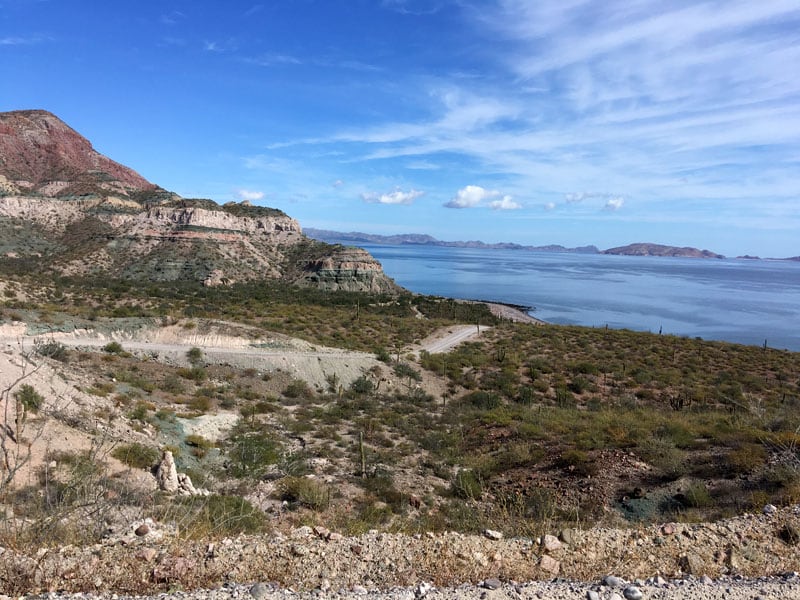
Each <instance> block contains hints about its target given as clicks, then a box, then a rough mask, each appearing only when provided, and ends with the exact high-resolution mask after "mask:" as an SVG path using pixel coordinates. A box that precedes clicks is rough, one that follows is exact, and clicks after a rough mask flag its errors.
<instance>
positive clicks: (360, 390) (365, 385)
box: [350, 375, 375, 396]
mask: <svg viewBox="0 0 800 600" xmlns="http://www.w3.org/2000/svg"><path fill="white" fill-rule="evenodd" d="M374 388H375V386H374V385H373V384H372V382H371V381H370V380H369V379H368V378H366V377H364V376H363V375H362V376H361V377H359V378H358V379H354V380H353V383H351V384H350V392H352V393H353V394H356V395H358V396H362V395H364V394H369V393H370V392H371V391H372V390H373V389H374Z"/></svg>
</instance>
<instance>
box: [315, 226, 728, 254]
mask: <svg viewBox="0 0 800 600" xmlns="http://www.w3.org/2000/svg"><path fill="white" fill-rule="evenodd" d="M303 232H304V233H305V234H306V235H307V236H308V237H311V238H314V239H316V240H319V241H321V242H327V243H329V244H330V243H340V244H341V243H345V244H380V245H385V246H439V247H445V248H482V249H492V250H527V251H530V252H569V253H572V254H618V255H624V256H672V257H682V258H725V257H724V256H723V255H722V254H716V253H715V252H710V251H709V250H698V249H697V248H689V247H684V248H679V247H677V246H665V245H662V244H645V243H636V244H629V245H627V246H620V247H618V248H609V249H608V250H602V251H601V250H600V249H599V248H598V247H597V246H592V245H590V246H578V247H576V248H567V247H565V246H561V245H560V244H549V245H546V246H524V245H522V244H514V243H511V242H500V243H495V244H487V243H486V242H481V241H467V242H458V241H457V242H444V241H442V240H437V239H436V238H435V237H433V236H430V235H425V234H419V233H403V234H398V235H377V234H373V233H362V232H358V231H351V232H348V233H344V232H341V231H330V230H327V229H314V228H311V227H306V228H304V229H303Z"/></svg>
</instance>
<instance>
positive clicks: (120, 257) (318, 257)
mask: <svg viewBox="0 0 800 600" xmlns="http://www.w3.org/2000/svg"><path fill="white" fill-rule="evenodd" d="M311 247H313V252H311V253H309V252H307V251H306V250H307V249H308V248H311ZM2 260H5V261H6V263H7V265H6V266H8V263H14V265H12V266H15V267H16V270H17V271H21V272H55V273H60V274H64V275H102V276H110V277H119V278H125V279H136V280H149V281H176V280H193V281H200V282H203V283H205V284H206V285H226V284H231V283H235V282H237V281H246V280H257V279H282V280H285V281H287V282H289V283H293V284H300V285H314V286H319V287H322V288H324V289H330V290H350V291H391V290H395V289H397V288H396V286H395V285H394V283H393V282H392V281H391V280H390V279H389V278H388V277H387V276H386V275H385V274H384V273H383V270H382V268H381V266H380V263H378V262H377V261H376V260H375V259H374V258H372V256H370V255H369V254H368V253H366V252H364V251H362V250H356V249H347V250H345V249H342V247H340V246H330V245H327V244H318V243H316V242H314V243H310V241H309V240H308V239H307V238H306V237H305V236H304V235H303V231H302V228H301V227H300V224H299V223H298V222H297V221H296V220H294V219H292V218H291V217H289V216H288V215H286V214H285V213H283V212H282V211H280V210H277V209H272V208H265V207H257V206H251V205H249V204H248V203H241V204H236V203H229V204H225V205H222V206H220V205H219V204H217V203H215V202H213V201H211V200H191V199H184V198H180V197H179V196H177V195H176V194H173V193H170V192H167V191H166V190H163V189H162V188H159V187H158V186H156V185H154V184H152V183H150V182H149V181H147V180H146V179H145V178H144V177H142V176H141V175H139V174H138V173H136V172H135V171H133V170H131V169H129V168H128V167H125V166H123V165H120V164H119V163H116V162H114V161H113V160H111V159H109V158H107V157H105V156H103V155H102V154H99V153H98V152H96V151H95V150H94V149H93V148H92V145H91V143H90V142H89V141H88V140H87V139H86V138H84V137H83V136H81V135H80V134H78V133H77V132H76V131H75V130H73V129H72V128H70V127H69V126H67V125H66V124H65V123H63V122H62V121H61V120H60V119H58V118H57V117H55V116H54V115H52V114H50V113H48V112H46V111H14V112H10V113H0V261H2Z"/></svg>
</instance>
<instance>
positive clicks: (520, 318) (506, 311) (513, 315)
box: [465, 300, 547, 325]
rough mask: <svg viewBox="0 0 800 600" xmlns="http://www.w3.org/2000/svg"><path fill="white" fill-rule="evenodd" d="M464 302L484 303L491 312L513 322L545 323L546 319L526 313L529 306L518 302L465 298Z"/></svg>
mask: <svg viewBox="0 0 800 600" xmlns="http://www.w3.org/2000/svg"><path fill="white" fill-rule="evenodd" d="M465 302H475V303H480V304H485V305H486V306H488V307H489V310H490V311H492V314H493V315H494V316H496V317H500V318H501V319H508V320H509V321H513V322H514V323H533V324H534V325H547V322H546V321H542V320H541V319H537V318H536V317H532V316H531V315H529V314H528V311H529V310H530V309H531V307H530V306H521V305H519V304H507V303H505V302H491V301H489V300H465Z"/></svg>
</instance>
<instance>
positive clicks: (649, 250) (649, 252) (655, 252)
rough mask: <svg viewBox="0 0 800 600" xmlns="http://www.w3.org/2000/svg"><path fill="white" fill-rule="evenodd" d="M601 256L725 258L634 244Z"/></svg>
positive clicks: (671, 248) (609, 251) (655, 245)
mask: <svg viewBox="0 0 800 600" xmlns="http://www.w3.org/2000/svg"><path fill="white" fill-rule="evenodd" d="M601 254H619V255H623V256H677V257H681V258H725V257H724V256H723V255H722V254H717V253H716V252H711V251H710V250H698V249H697V248H690V247H683V248H678V247H677V246H664V245H662V244H645V243H641V242H640V243H636V244H628V245H627V246H619V247H617V248H609V249H608V250H603V251H602V252H601Z"/></svg>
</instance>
